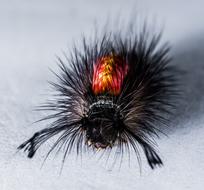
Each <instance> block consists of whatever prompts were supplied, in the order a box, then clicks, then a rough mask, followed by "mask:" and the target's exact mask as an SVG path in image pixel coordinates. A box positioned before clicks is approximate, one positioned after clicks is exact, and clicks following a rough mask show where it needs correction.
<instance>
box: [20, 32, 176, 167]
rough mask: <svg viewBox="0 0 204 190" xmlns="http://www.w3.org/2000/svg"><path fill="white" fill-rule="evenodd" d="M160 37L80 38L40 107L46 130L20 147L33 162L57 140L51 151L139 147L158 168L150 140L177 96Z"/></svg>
mask: <svg viewBox="0 0 204 190" xmlns="http://www.w3.org/2000/svg"><path fill="white" fill-rule="evenodd" d="M160 38H161V35H160V34H159V35H152V36H150V35H149V33H148V32H147V29H144V31H142V32H141V33H139V34H133V33H131V34H128V35H127V36H126V37H122V36H121V34H120V33H119V34H113V35H112V33H111V32H110V33H107V34H104V36H103V37H102V38H97V39H96V40H94V41H93V42H89V43H88V42H86V40H85V39H84V41H83V42H84V43H83V49H82V50H77V49H76V48H75V49H74V52H73V53H72V54H71V56H70V59H69V60H68V59H67V60H68V62H67V63H65V62H64V61H62V59H60V58H59V59H58V60H59V62H60V64H59V67H60V71H61V72H60V73H59V74H56V76H57V79H58V81H57V82H56V83H52V85H53V86H54V88H55V89H56V92H57V95H55V99H54V100H53V101H52V102H49V103H47V104H45V105H43V106H42V107H41V108H42V110H43V111H52V112H54V113H52V114H50V115H48V116H47V117H46V118H45V119H54V122H53V123H51V124H50V127H48V128H45V129H43V130H41V131H39V132H37V133H35V134H34V135H33V136H32V137H31V138H30V139H28V140H27V141H25V142H24V143H23V144H21V145H20V146H19V149H24V150H25V151H27V152H28V157H29V158H32V157H33V156H34V154H35V153H36V151H37V150H38V148H39V147H40V146H41V145H42V144H43V143H44V142H46V141H47V140H48V139H50V138H51V137H53V136H55V135H59V137H58V140H57V141H56V143H55V144H54V145H53V147H52V148H51V150H50V151H49V152H48V155H49V154H50V152H51V151H52V150H54V149H55V148H58V150H62V147H63V150H64V158H65V157H66V155H67V154H68V153H70V152H71V150H72V149H73V148H75V149H76V150H77V153H78V152H79V151H80V150H82V149H83V148H84V147H85V146H86V147H89V146H91V147H93V148H94V149H99V148H102V149H105V150H106V149H111V148H112V147H115V146H116V147H118V148H119V150H121V153H123V152H124V151H123V149H124V148H127V147H128V148H127V149H128V151H130V148H129V147H132V150H133V151H134V152H136V154H137V155H138V153H139V150H138V145H139V146H140V147H141V148H142V150H143V151H144V154H145V156H146V158H147V161H148V164H149V165H150V167H151V168H152V169H153V168H154V167H155V166H157V165H159V166H160V165H162V160H161V159H160V157H159V155H158V154H157V152H156V150H155V143H154V137H155V136H158V134H159V133H160V132H161V131H162V130H163V127H164V126H166V125H168V120H167V118H166V117H165V115H166V114H169V109H171V108H172V107H173V106H174V104H173V101H172V99H173V98H175V97H176V95H177V92H176V90H175V76H174V72H173V71H174V68H172V67H171V66H169V65H168V63H169V61H170V59H169V56H168V52H169V47H168V45H167V44H164V45H159V42H160Z"/></svg>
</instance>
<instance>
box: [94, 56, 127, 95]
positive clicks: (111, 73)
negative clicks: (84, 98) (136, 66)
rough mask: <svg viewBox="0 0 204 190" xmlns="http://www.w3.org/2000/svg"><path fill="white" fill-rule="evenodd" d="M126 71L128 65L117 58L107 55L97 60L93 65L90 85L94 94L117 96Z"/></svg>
mask: <svg viewBox="0 0 204 190" xmlns="http://www.w3.org/2000/svg"><path fill="white" fill-rule="evenodd" d="M127 71H128V65H127V64H126V63H124V60H122V58H121V57H119V56H115V55H109V56H104V57H102V58H100V59H98V60H97V62H96V64H95V65H94V74H93V83H92V90H93V92H94V94H96V95H98V94H103V93H108V94H111V95H118V94H119V93H120V92H121V87H122V84H123V80H124V77H125V76H126V74H127Z"/></svg>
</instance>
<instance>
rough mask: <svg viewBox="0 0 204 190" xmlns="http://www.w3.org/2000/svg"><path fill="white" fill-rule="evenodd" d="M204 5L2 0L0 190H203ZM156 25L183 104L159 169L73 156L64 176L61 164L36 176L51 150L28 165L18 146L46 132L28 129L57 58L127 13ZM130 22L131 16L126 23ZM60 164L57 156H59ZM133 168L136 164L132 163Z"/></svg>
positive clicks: (162, 145)
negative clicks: (177, 71) (176, 70)
mask: <svg viewBox="0 0 204 190" xmlns="http://www.w3.org/2000/svg"><path fill="white" fill-rule="evenodd" d="M203 6H204V3H203V1H202V0H194V1H193V0H189V1H184V0H171V1H167V0H154V1H151V0H149V1H148V0H141V1H139V0H138V1H133V0H132V1H131V0H124V1H122V0H120V1H119V0H112V1H109V0H103V1H102V0H100V1H99V0H98V1H97V0H86V1H85V0H84V1H82V0H81V1H68V0H67V1H65V0H63V1H62V0H58V1H54V0H49V1H48V0H29V1H28V0H18V1H17V0H16V1H15V0H13V1H10V0H8V1H2V0H1V1H0V68H1V69H0V118H1V119H0V190H32V189H33V190H37V189H38V190H45V189H49V190H59V189H60V190H65V189H66V190H67V189H69V190H77V189H83V190H89V189H93V190H95V189H106V190H110V189H111V190H114V189H117V190H125V189H138V190H139V189H147V190H149V189H151V190H154V189H155V190H160V189H161V190H165V189H178V190H186V189H192V190H202V189H203V188H204V187H203V186H204V138H203V137H204V117H203V113H204V96H203V95H204V12H203ZM134 11H135V12H137V13H138V14H139V15H143V16H147V17H148V18H156V20H157V23H160V24H161V25H164V26H165V27H164V29H165V30H164V39H165V40H169V41H170V42H171V44H172V54H173V56H174V61H173V63H175V64H177V65H178V66H179V67H180V68H182V69H183V70H184V71H185V72H183V75H182V76H181V82H182V83H183V87H182V88H183V92H184V95H183V100H181V105H180V106H179V109H178V110H177V116H176V117H175V118H172V128H173V129H172V130H171V132H169V137H162V138H161V139H159V140H158V144H159V150H160V153H161V155H162V158H163V161H164V167H162V168H160V169H156V170H154V171H152V170H151V169H149V167H148V166H147V163H146V161H145V160H143V162H142V164H143V165H142V173H141V174H140V172H139V169H138V166H137V165H136V164H130V166H128V163H126V161H127V160H124V162H123V164H122V167H121V169H120V170H119V167H118V166H115V167H114V168H112V167H110V166H107V165H105V164H104V163H103V161H102V162H99V161H97V159H95V158H94V159H92V155H84V157H83V158H82V160H80V159H79V160H78V161H76V159H75V156H74V155H71V156H70V157H69V159H68V160H67V162H66V164H65V166H64V169H63V172H62V174H61V175H59V172H60V159H56V160H54V159H50V160H49V161H48V162H47V163H46V164H45V165H44V167H43V168H42V169H40V167H41V164H42V161H43V156H44V155H45V152H44V151H46V150H47V148H49V144H47V145H45V146H44V147H42V149H41V150H40V151H39V152H38V153H37V155H36V157H35V158H34V159H33V160H29V159H27V158H26V157H25V154H23V153H22V152H20V153H17V154H16V147H17V146H18V145H19V144H20V143H21V142H22V141H24V140H25V139H26V138H28V137H30V136H31V135H32V134H33V132H35V131H37V130H39V129H41V128H43V127H44V125H43V124H39V125H32V122H34V121H35V120H37V119H39V118H40V117H41V116H42V115H43V114H44V113H36V112H33V111H32V109H33V108H34V106H36V105H39V104H40V103H42V102H43V101H44V100H45V99H46V98H47V96H46V94H47V93H48V91H47V90H48V85H47V80H52V79H53V76H52V74H51V73H50V72H49V70H48V67H49V68H52V69H55V67H56V62H55V60H56V59H55V55H56V54H57V55H60V54H61V52H62V50H66V49H68V48H67V47H71V45H72V42H73V41H75V40H78V39H79V37H80V35H81V34H82V33H86V34H90V33H92V32H93V26H94V23H95V22H97V23H99V24H102V23H104V22H105V21H106V20H107V18H112V17H113V18H114V16H115V17H117V16H118V15H120V17H121V18H128V15H129V14H130V13H131V12H134ZM131 18H132V17H131ZM59 157H60V156H59ZM131 162H133V163H134V162H136V160H134V159H132V160H131Z"/></svg>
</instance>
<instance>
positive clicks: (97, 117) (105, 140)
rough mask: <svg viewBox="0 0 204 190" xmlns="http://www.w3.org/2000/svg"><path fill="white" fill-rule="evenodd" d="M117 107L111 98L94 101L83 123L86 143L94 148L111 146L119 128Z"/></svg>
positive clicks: (120, 120) (119, 119) (119, 117)
mask: <svg viewBox="0 0 204 190" xmlns="http://www.w3.org/2000/svg"><path fill="white" fill-rule="evenodd" d="M121 122H122V117H121V116H120V112H119V108H118V107H117V105H116V104H114V103H113V102H112V101H111V100H107V99H100V100H98V101H96V102H94V103H93V104H92V105H91V106H90V107H89V111H88V113H87V122H86V124H85V128H84V129H85V130H86V143H87V144H88V145H89V146H93V147H95V148H97V149H98V148H106V147H112V146H113V145H114V143H115V142H116V140H117V136H118V133H119V132H120V130H121V127H120V123H121Z"/></svg>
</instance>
